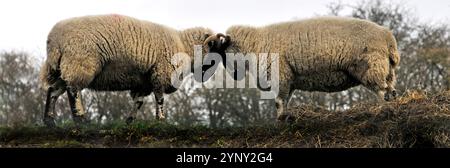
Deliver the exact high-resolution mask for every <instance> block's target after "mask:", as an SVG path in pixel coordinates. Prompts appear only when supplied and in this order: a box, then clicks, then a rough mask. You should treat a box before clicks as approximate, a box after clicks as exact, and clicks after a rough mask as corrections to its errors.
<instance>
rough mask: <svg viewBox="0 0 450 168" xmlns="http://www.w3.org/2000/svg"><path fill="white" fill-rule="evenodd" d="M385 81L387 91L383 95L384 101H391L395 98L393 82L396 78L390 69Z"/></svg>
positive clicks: (395, 92)
mask: <svg viewBox="0 0 450 168" xmlns="http://www.w3.org/2000/svg"><path fill="white" fill-rule="evenodd" d="M386 80H387V85H388V87H387V91H386V93H385V95H384V100H386V101H391V100H394V99H395V98H397V91H396V90H395V82H396V76H395V72H394V69H392V68H391V70H390V73H389V75H388V76H387V78H386Z"/></svg>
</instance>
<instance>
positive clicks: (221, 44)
mask: <svg viewBox="0 0 450 168" xmlns="http://www.w3.org/2000/svg"><path fill="white" fill-rule="evenodd" d="M230 45H231V37H230V36H228V35H224V34H222V33H218V34H216V35H212V36H210V37H208V38H207V39H206V40H205V43H204V46H205V47H207V52H208V53H216V54H219V55H220V57H221V58H222V64H223V66H224V67H225V68H227V64H228V62H227V55H226V50H227V48H228V47H229V46H230ZM214 66H215V63H214V64H211V65H203V67H202V69H203V70H205V71H206V70H208V69H209V68H211V67H214ZM216 67H217V66H216ZM235 67H236V66H235ZM238 76H242V75H238V72H237V71H234V75H233V78H234V79H235V80H240V79H241V78H242V77H238Z"/></svg>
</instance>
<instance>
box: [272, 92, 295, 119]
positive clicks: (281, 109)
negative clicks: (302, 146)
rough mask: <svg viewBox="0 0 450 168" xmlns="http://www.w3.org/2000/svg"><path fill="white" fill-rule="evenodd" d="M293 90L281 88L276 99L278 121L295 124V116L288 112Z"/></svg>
mask: <svg viewBox="0 0 450 168" xmlns="http://www.w3.org/2000/svg"><path fill="white" fill-rule="evenodd" d="M293 92H294V90H293V89H289V88H287V87H284V88H280V92H279V94H278V96H277V98H275V107H276V109H277V119H278V121H281V122H289V123H290V122H293V121H294V116H293V115H292V113H290V112H289V111H287V107H288V103H289V100H290V99H291V96H292V93H293Z"/></svg>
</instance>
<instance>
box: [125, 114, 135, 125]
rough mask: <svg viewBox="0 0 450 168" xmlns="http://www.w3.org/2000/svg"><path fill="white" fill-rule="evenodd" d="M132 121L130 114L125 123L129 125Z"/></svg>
mask: <svg viewBox="0 0 450 168" xmlns="http://www.w3.org/2000/svg"><path fill="white" fill-rule="evenodd" d="M133 121H134V117H131V116H130V117H128V118H127V120H126V123H127V125H130V124H131V123H133Z"/></svg>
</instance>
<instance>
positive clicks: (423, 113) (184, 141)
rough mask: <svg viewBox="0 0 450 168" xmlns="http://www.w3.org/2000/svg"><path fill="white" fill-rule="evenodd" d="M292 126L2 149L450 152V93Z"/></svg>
mask: <svg viewBox="0 0 450 168" xmlns="http://www.w3.org/2000/svg"><path fill="white" fill-rule="evenodd" d="M290 110H291V111H293V112H294V113H295V115H296V116H297V118H298V119H297V121H296V122H295V123H294V124H291V125H264V126H252V127H246V128H237V127H230V128H218V129H212V128H208V127H205V126H193V127H188V128H181V127H178V126H175V125H171V124H167V123H163V122H150V121H148V122H146V121H138V122H136V123H133V124H131V125H125V124H124V123H123V122H118V123H111V124H105V125H85V126H82V127H76V126H73V125H65V126H61V127H59V128H56V129H47V128H44V127H41V126H23V127H16V128H10V127H2V128H0V146H1V147H450V91H447V92H443V93H440V94H437V95H427V94H425V93H420V92H409V93H406V94H405V95H404V96H403V97H401V98H399V99H397V100H396V101H393V102H387V103H381V104H376V103H372V104H359V105H356V106H354V107H352V108H351V109H349V110H346V111H340V112H330V111H328V110H326V109H322V108H318V107H314V106H309V105H303V106H299V107H294V108H291V109H290Z"/></svg>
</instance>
